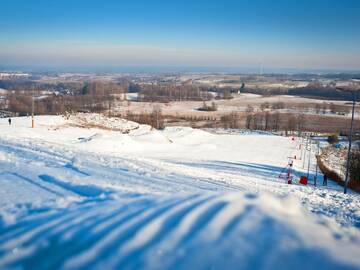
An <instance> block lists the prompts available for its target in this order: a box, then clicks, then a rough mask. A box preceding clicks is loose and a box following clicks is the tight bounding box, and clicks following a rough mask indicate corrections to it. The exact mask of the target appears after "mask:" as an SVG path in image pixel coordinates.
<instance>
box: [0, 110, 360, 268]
mask: <svg viewBox="0 0 360 270" xmlns="http://www.w3.org/2000/svg"><path fill="white" fill-rule="evenodd" d="M84 119H85V120H84ZM89 122H90V123H91V124H90V125H87V124H88V123H89ZM84 123H85V124H84ZM30 124H31V121H30V118H26V117H24V118H14V119H13V125H11V126H9V125H8V124H7V122H6V119H3V120H0V170H1V173H0V183H1V189H0V197H1V200H0V216H1V223H0V269H18V268H26V269H56V268H61V269H79V268H80V269H91V268H95V269H111V268H113V269H144V268H147V269H189V268H191V269H209V268H212V269H220V268H233V269H237V268H243V269H288V268H290V267H291V268H294V269H300V268H301V269H304V268H305V269H307V268H314V267H317V268H319V269H321V268H322V269H339V268H341V269H358V268H359V267H360V259H359V258H360V231H359V227H360V211H359V209H360V208H359V206H360V199H359V196H358V195H357V194H354V193H350V194H348V195H344V194H342V193H341V190H340V188H339V187H337V186H336V184H334V183H332V184H331V185H330V186H329V187H316V188H315V187H313V186H306V187H305V186H300V185H298V184H296V183H295V184H294V185H288V184H286V183H285V180H284V179H281V178H279V177H278V175H279V174H280V173H281V172H282V171H283V168H284V167H285V165H286V164H287V161H288V157H289V156H294V155H297V156H300V150H299V149H298V142H297V141H296V140H295V141H293V140H291V139H289V138H285V137H280V136H274V135H260V134H251V133H248V134H233V135H229V134H226V133H225V132H221V133H225V134H216V133H209V132H206V131H202V130H194V129H191V128H183V127H174V128H168V129H166V130H164V131H157V130H153V129H151V128H150V127H149V126H145V125H138V124H136V123H133V122H127V121H124V120H114V119H106V118H105V117H101V116H96V115H80V116H75V117H74V116H72V117H70V118H69V119H65V118H63V117H61V116H42V117H37V118H36V128H35V129H31V128H30ZM294 162H295V163H294V169H295V173H296V174H297V176H299V175H301V174H303V173H304V169H303V168H302V166H303V161H302V160H295V161H294ZM313 162H314V160H313V161H312V162H311V164H312V167H311V172H310V174H311V176H313V174H314V169H315V167H314V164H313Z"/></svg>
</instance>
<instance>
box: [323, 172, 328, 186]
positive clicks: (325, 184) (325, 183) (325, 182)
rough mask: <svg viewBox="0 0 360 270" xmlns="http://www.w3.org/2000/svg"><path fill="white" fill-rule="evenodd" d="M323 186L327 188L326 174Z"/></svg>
mask: <svg viewBox="0 0 360 270" xmlns="http://www.w3.org/2000/svg"><path fill="white" fill-rule="evenodd" d="M323 186H327V175H326V174H324V180H323Z"/></svg>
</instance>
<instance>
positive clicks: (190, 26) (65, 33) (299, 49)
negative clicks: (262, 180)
mask: <svg viewBox="0 0 360 270" xmlns="http://www.w3.org/2000/svg"><path fill="white" fill-rule="evenodd" d="M359 14H360V1H357V0H328V1H326V0H301V1H299V0H276V1H270V0H268V1H266V0H237V1H235V0H234V1H233V0H223V1H213V0H207V1H203V0H197V1H195V0H193V1H189V0H183V1H170V0H168V1H160V0H157V1H151V0H148V1H145V0H144V1H139V0H133V1H121V0H103V1H93V0H86V1H85V0H76V1H75V0H57V1H55V0H22V1H19V0H1V2H0V15H1V16H0V64H2V65H7V64H9V65H11V64H16V65H21V64H24V65H68V66H71V65H78V66H81V65H83V66H86V65H89V66H90V65H91V66H189V67H191V66H211V67H256V66H259V65H260V63H262V65H263V66H264V68H265V69H266V68H267V67H268V68H270V67H272V68H286V67H288V68H299V69H306V68H308V69H311V68H314V69H319V68H326V69H349V70H354V69H359V70H360V20H359Z"/></svg>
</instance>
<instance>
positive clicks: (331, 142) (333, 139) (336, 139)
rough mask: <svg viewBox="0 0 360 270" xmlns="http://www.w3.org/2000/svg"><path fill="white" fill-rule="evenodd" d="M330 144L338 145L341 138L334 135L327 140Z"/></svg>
mask: <svg viewBox="0 0 360 270" xmlns="http://www.w3.org/2000/svg"><path fill="white" fill-rule="evenodd" d="M327 141H328V143H330V144H337V143H338V142H339V136H338V135H336V134H332V135H330V136H328V138H327Z"/></svg>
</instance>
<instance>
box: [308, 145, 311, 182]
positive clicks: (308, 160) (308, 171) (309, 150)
mask: <svg viewBox="0 0 360 270" xmlns="http://www.w3.org/2000/svg"><path fill="white" fill-rule="evenodd" d="M310 160H311V142H310V148H309V158H308V168H307V179H309V175H310Z"/></svg>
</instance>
